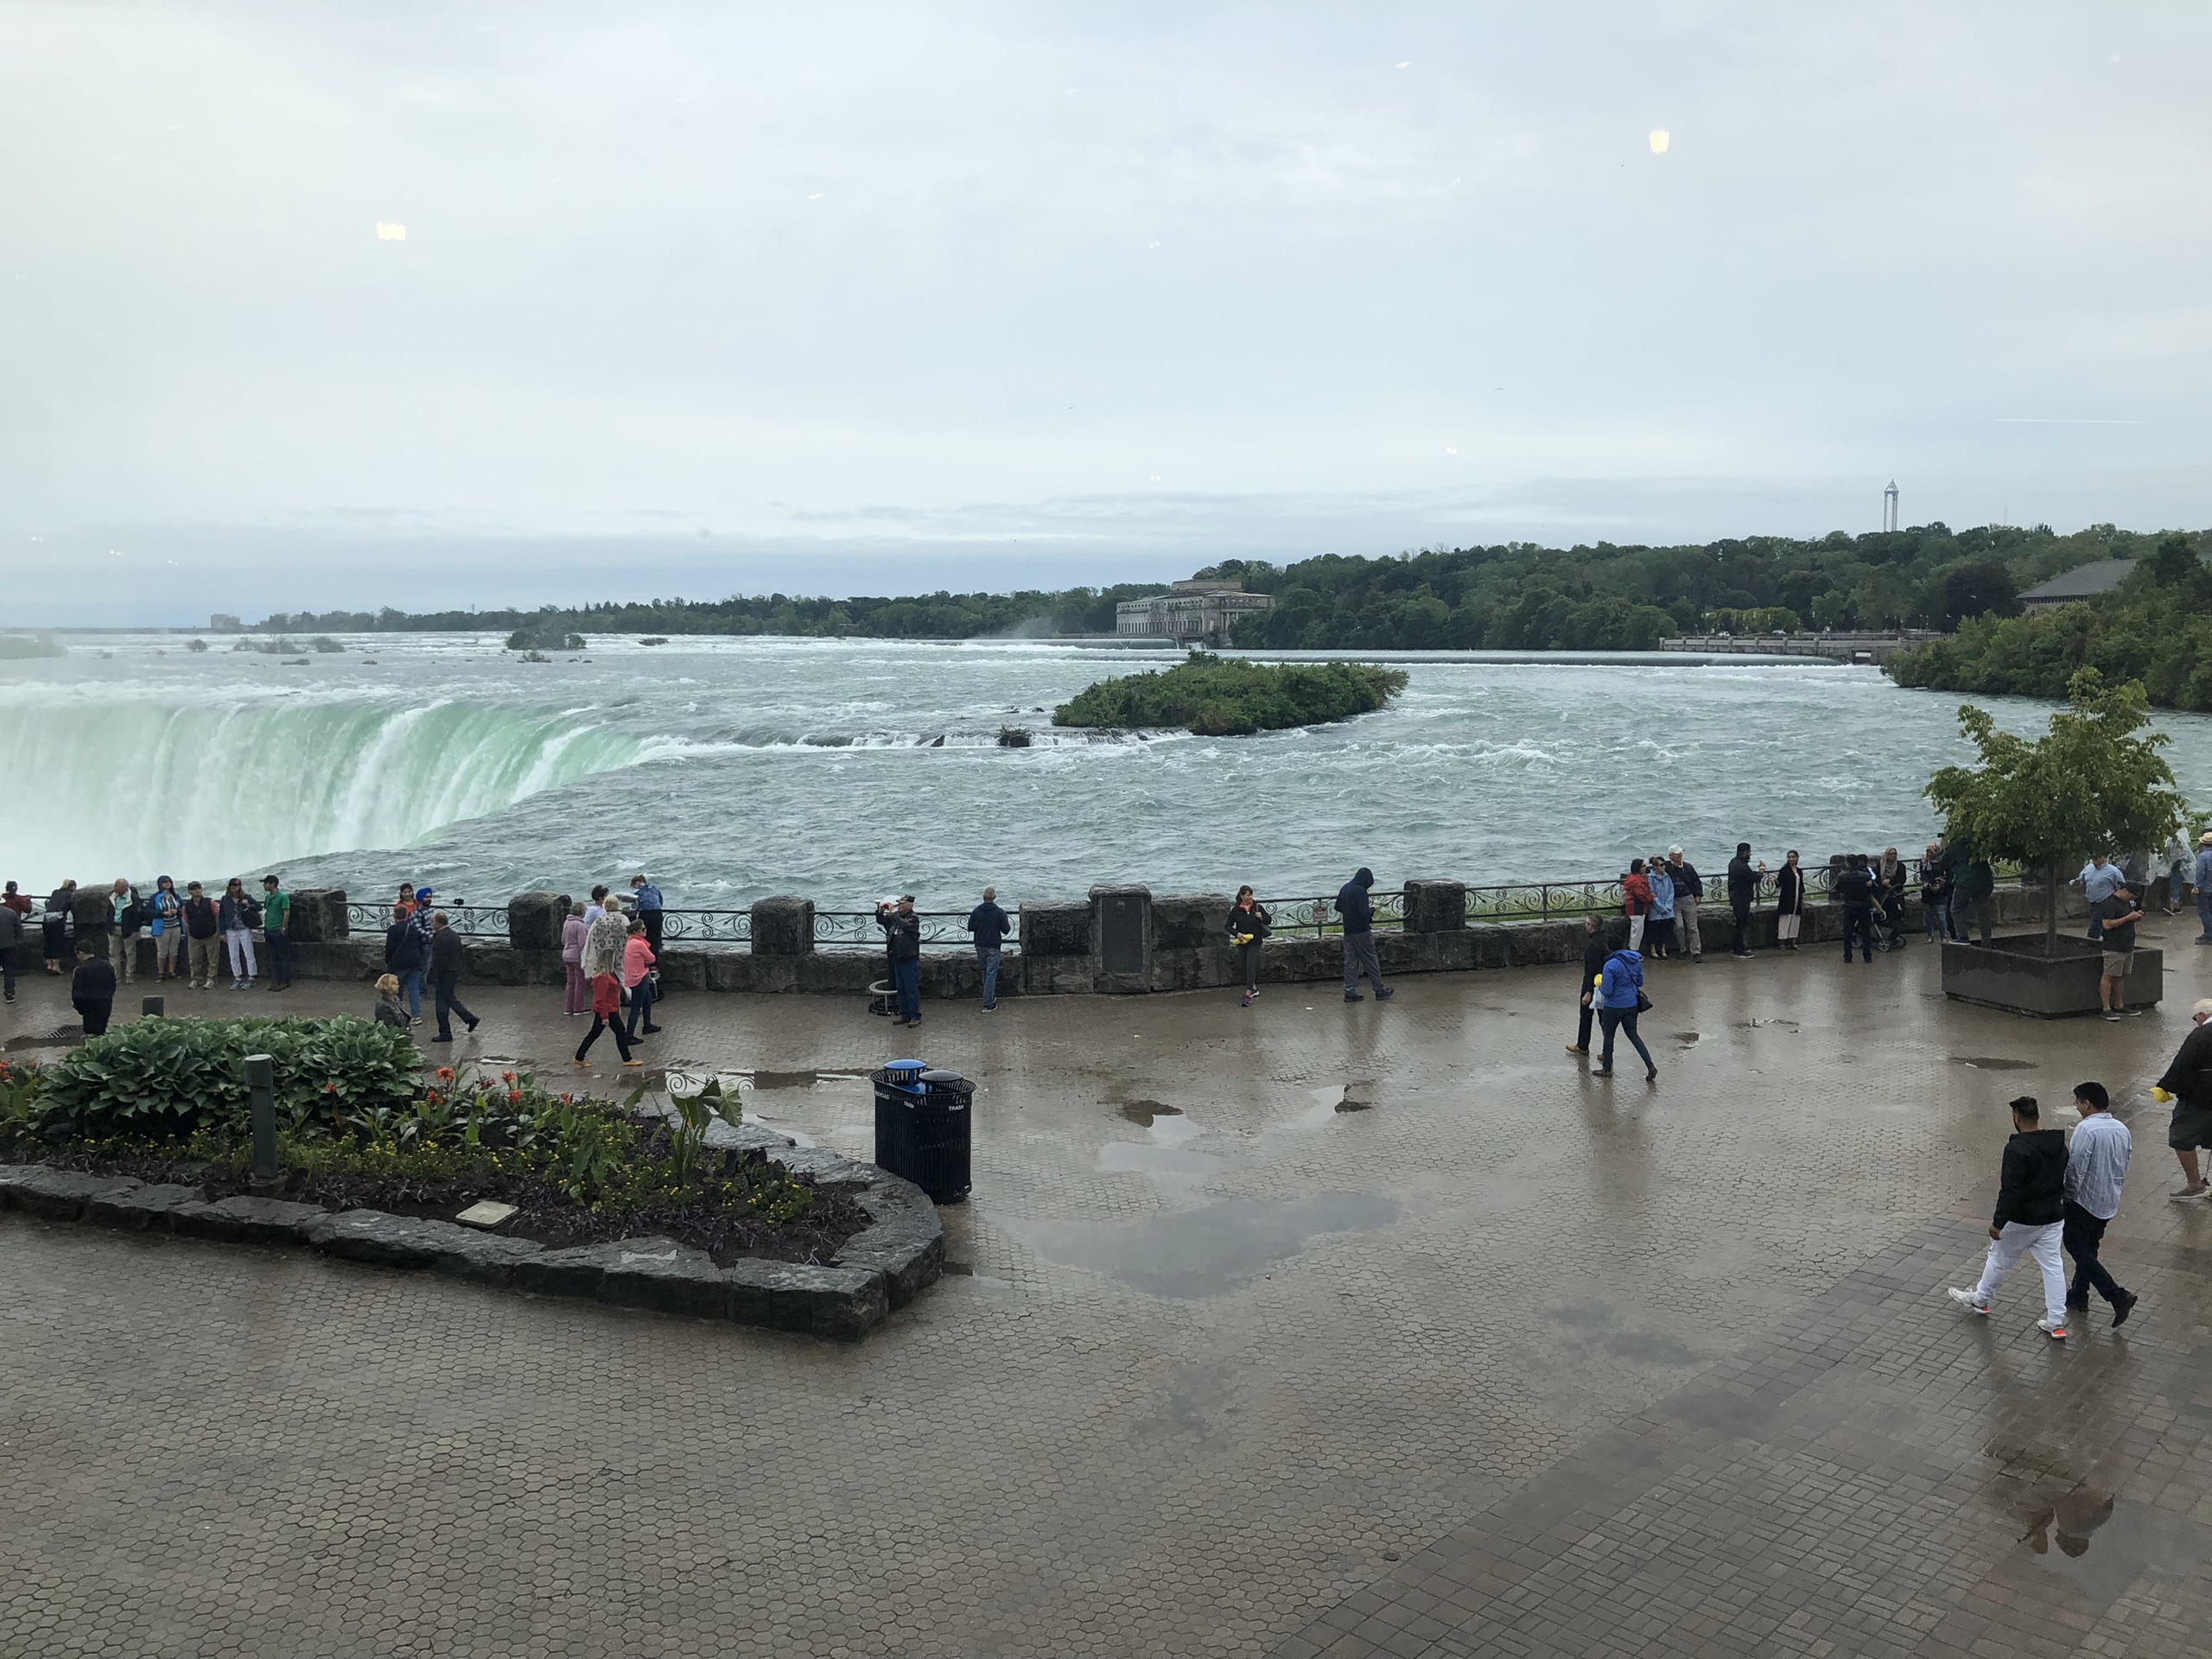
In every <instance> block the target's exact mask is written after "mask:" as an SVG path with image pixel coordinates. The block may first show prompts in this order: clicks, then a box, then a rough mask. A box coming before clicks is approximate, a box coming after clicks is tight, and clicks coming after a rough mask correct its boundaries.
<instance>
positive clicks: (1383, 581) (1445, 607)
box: [1200, 524, 2159, 651]
mask: <svg viewBox="0 0 2212 1659" xmlns="http://www.w3.org/2000/svg"><path fill="white" fill-rule="evenodd" d="M2158 540H2159V537H2158V536H2156V535H2141V534H2137V533H2134V532H2132V531H2122V530H2120V529H2117V528H2115V527H2114V526H2113V525H2111V524H2098V525H2095V526H2094V527H2093V528H2091V529H2088V530H2085V531H2077V532H2075V534H2073V535H2070V536H2059V535H2056V534H2054V533H2053V532H2052V531H2051V530H2050V527H2049V526H2048V525H2037V526H2035V527H2034V528H2032V529H2025V530H2023V529H2018V528H2014V527H2012V526H2005V525H1989V526H1986V527H1984V528H1982V529H1980V530H1962V531H1952V530H1950V529H1949V528H1948V526H1946V525H1943V524H1923V525H1916V526H1915V527H1913V528H1912V529H1910V530H1903V531H1890V532H1887V533H1878V534H1872V535H1866V536H1851V535H1847V534H1845V533H1844V532H1843V531H1835V532H1834V533H1833V534H1831V535H1828V536H1826V537H1821V539H1820V540H1818V541H1796V540H1792V539H1790V538H1789V537H1748V538H1745V539H1744V540H1740V541H1738V540H1729V541H1719V542H1708V543H1705V544H1703V545H1702V546H1696V547H1616V546H1614V545H1612V544H1611V543H1605V542H1600V543H1598V544H1597V545H1595V546H1594V547H1575V548H1571V549H1568V550H1565V551H1561V550H1559V549H1556V548H1547V547H1537V546H1534V545H1532V544H1530V543H1518V542H1516V543H1509V544H1507V545H1505V546H1502V547H1484V548H1466V549H1461V550H1458V551H1452V552H1445V551H1437V550H1430V551H1425V552H1421V553H1414V554H1408V555H1406V556H1402V557H1400V558H1395V559H1359V558H1338V557H1334V556H1328V557H1322V558H1317V559H1306V560H1304V561H1301V562H1300V563H1296V564H1293V565H1290V566H1288V567H1287V568H1283V569H1277V568H1275V567H1274V566H1271V565H1266V564H1259V563H1240V562H1238V561H1235V560H1231V561H1228V562H1226V563H1223V564H1221V565H1218V566H1216V567H1214V569H1213V570H1212V571H1211V572H1203V571H1202V572H1200V574H1201V575H1208V574H1211V575H1221V576H1241V577H1242V578H1243V581H1244V585H1245V586H1246V587H1248V588H1254V589H1256V590H1259V591H1262V592H1266V593H1271V594H1274V596H1275V608H1274V610H1272V611H1269V612H1268V613H1265V614H1263V615H1260V616H1255V617H1251V618H1249V619H1247V620H1245V621H1243V623H1240V624H1239V625H1238V626H1237V629H1236V639H1235V642H1234V643H1236V645H1243V646H1246V647H1260V648H1265V647H1275V648H1289V647H1306V648H1312V647H1336V648H1339V649H1346V650H1410V651H1421V650H1434V649H1438V648H1442V647H1458V648H1461V649H1469V650H1471V649H1477V648H1480V649H1484V650H1491V651H1641V650H1646V649H1649V647H1650V646H1651V645H1652V644H1653V643H1654V642H1656V640H1658V639H1662V638H1663V637H1665V636H1669V635H1675V634H1681V633H1686V632H1700V631H1712V632H1720V631H1726V632H1731V633H1764V632H1771V631H1773V630H1774V629H1777V628H1784V629H1795V628H1799V627H1808V628H1894V627H1899V626H1904V627H1925V628H1943V629H1948V628H1955V627H1956V626H1959V624H1960V623H1961V622H1962V621H1964V620H1967V619H1968V618H1971V617H1977V616H1983V615H1988V614H1992V613H1994V614H1996V615H1998V616H2005V615H2010V614H2013V613H2017V612H2018V609H2019V606H2018V600H2017V595H2018V594H2019V593H2020V591H2021V590H2023V589H2024V588H2032V587H2035V586H2036V585H2037V584H2038V583H2040V582H2047V581H2049V580H2050V578H2051V577H2053V576H2055V575H2060V574H2061V573H2062V572H2064V571H2068V570H2071V569H2074V568H2075V566H2077V565H2082V564H2088V563H2091V562H2093V561H2094V560H2098V559H2107V558H2113V557H2120V556H2140V555H2145V554H2148V553H2149V552H2150V551H2151V550H2152V549H2153V548H2155V547H2156V546H2157V545H2158Z"/></svg>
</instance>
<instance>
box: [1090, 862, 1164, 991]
mask: <svg viewBox="0 0 2212 1659" xmlns="http://www.w3.org/2000/svg"><path fill="white" fill-rule="evenodd" d="M1090 908H1091V913H1092V916H1093V918H1094V920H1093V926H1092V938H1093V940H1094V941H1095V948H1096V950H1097V952H1098V981H1097V984H1098V988H1099V989H1100V990H1102V991H1146V990H1150V989H1151V988H1152V984H1151V976H1152V890H1151V889H1150V888H1149V887H1093V888H1092V889H1091V890H1090Z"/></svg>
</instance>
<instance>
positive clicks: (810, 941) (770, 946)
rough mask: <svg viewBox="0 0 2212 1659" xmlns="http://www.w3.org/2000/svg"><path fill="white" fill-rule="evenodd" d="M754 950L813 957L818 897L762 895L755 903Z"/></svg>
mask: <svg viewBox="0 0 2212 1659" xmlns="http://www.w3.org/2000/svg"><path fill="white" fill-rule="evenodd" d="M813 954H814V900H813V899H791V898H781V899H757V900H755V901H754V903H753V955H754V956H756V957H810V956H812V955H813Z"/></svg>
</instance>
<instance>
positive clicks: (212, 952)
mask: <svg viewBox="0 0 2212 1659" xmlns="http://www.w3.org/2000/svg"><path fill="white" fill-rule="evenodd" d="M184 937H185V944H186V947H187V949H188V951H189V952H190V954H189V956H188V957H187V958H186V962H185V972H186V974H187V976H188V979H189V982H190V983H189V988H191V989H193V990H195V991H212V990H213V989H214V988H215V975H216V972H217V970H218V969H220V967H221V966H222V962H223V919H222V912H221V910H220V909H219V907H218V906H217V905H216V903H215V901H214V900H213V899H210V898H209V897H208V896H207V892H206V890H205V889H203V888H202V887H200V884H199V883H198V882H197V881H188V882H186V883H185V887H184Z"/></svg>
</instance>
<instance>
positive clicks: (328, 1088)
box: [322, 1083, 338, 1095]
mask: <svg viewBox="0 0 2212 1659" xmlns="http://www.w3.org/2000/svg"><path fill="white" fill-rule="evenodd" d="M322 1092H323V1093H324V1094H326V1095H334V1094H336V1093H337V1092H338V1085H337V1084H334V1083H326V1084H323V1085H322Z"/></svg>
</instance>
